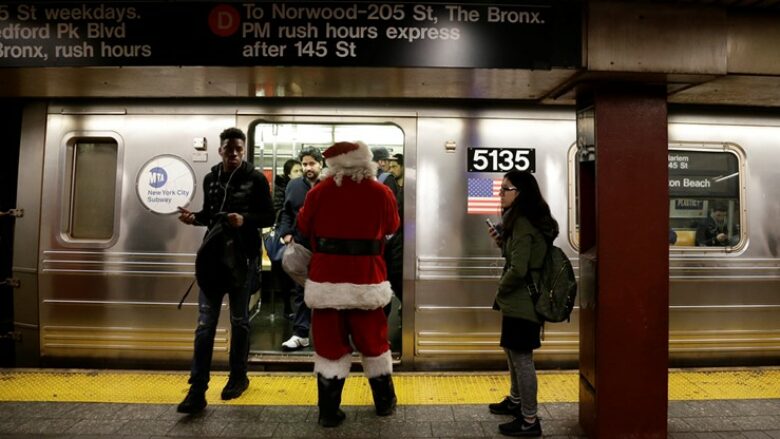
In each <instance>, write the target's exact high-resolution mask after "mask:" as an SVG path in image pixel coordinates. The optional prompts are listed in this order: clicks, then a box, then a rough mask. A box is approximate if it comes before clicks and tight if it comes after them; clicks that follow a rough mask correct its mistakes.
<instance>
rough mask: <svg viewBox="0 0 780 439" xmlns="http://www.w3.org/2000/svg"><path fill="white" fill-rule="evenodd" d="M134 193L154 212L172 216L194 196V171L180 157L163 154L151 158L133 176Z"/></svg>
mask: <svg viewBox="0 0 780 439" xmlns="http://www.w3.org/2000/svg"><path fill="white" fill-rule="evenodd" d="M135 182H136V194H137V195H138V200H139V201H140V202H141V204H143V206H144V207H146V208H147V209H149V210H150V211H152V212H154V213H160V214H175V213H177V211H178V207H179V206H181V207H186V206H187V205H188V204H189V203H190V201H192V197H193V196H194V195H195V172H193V170H192V168H191V167H190V165H189V164H188V163H187V162H186V161H185V160H184V159H183V158H181V157H179V156H176V155H172V154H162V155H158V156H156V157H152V158H151V159H149V161H147V162H146V163H145V164H144V165H143V166H142V167H141V169H139V170H138V174H137V176H136V180H135Z"/></svg>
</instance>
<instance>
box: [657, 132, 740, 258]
mask: <svg viewBox="0 0 780 439" xmlns="http://www.w3.org/2000/svg"><path fill="white" fill-rule="evenodd" d="M668 157H669V244H670V245H672V246H673V247H674V248H680V247H697V248H698V249H699V250H701V249H703V248H709V249H715V250H717V249H720V250H723V249H726V250H733V249H734V248H736V247H740V246H742V245H743V244H742V243H743V242H744V236H745V235H744V230H743V227H742V226H743V224H744V209H743V206H744V203H743V202H742V200H743V199H744V197H743V196H742V194H743V188H744V184H743V178H744V177H743V175H744V173H743V172H741V170H742V163H744V160H742V153H741V150H740V149H739V148H738V147H737V146H736V145H731V144H718V145H690V146H688V145H686V144H673V145H671V146H670V149H669V155H668Z"/></svg>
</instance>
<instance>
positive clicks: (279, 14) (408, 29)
mask: <svg viewBox="0 0 780 439" xmlns="http://www.w3.org/2000/svg"><path fill="white" fill-rule="evenodd" d="M407 9H408V10H410V12H407ZM436 11H437V9H435V8H434V7H433V6H430V5H422V4H418V5H405V4H367V5H360V6H359V5H357V4H353V5H350V6H333V7H327V6H316V5H315V6H289V5H286V4H284V3H278V4H272V5H270V6H260V5H256V4H243V5H241V7H240V8H238V9H237V8H236V7H234V6H232V5H219V6H217V7H215V8H214V9H213V10H212V12H211V14H210V16H209V24H210V26H211V29H212V31H213V33H214V34H215V35H218V36H222V37H228V36H233V35H235V34H236V33H237V32H239V31H240V36H241V37H242V38H244V39H257V41H255V42H254V44H246V45H244V46H243V50H242V56H244V57H262V58H268V57H271V58H275V57H285V56H288V55H290V56H297V57H318V58H325V57H327V56H329V55H331V54H333V55H335V56H336V57H338V58H345V57H352V58H354V57H357V56H358V53H357V49H358V43H357V42H356V41H353V40H363V41H366V40H369V41H370V40H377V39H380V38H381V39H386V40H394V41H407V42H410V43H412V42H415V41H423V40H425V41H456V40H459V39H460V38H461V29H460V28H459V27H456V26H437V24H438V23H439V17H440V15H441V13H442V11H443V17H444V18H445V20H446V21H447V22H449V23H467V22H474V21H479V20H482V19H485V20H486V21H487V22H488V23H493V22H496V23H505V22H514V23H522V24H533V23H536V24H543V23H544V20H543V18H541V16H540V14H541V12H539V11H516V10H503V9H501V8H499V7H495V6H491V7H488V8H487V10H486V12H483V11H479V10H473V9H466V8H464V7H463V6H459V5H440V8H439V9H438V11H439V14H437V13H436ZM483 15H484V16H483ZM408 18H411V20H412V22H413V23H414V25H412V26H409V25H399V26H394V25H389V26H386V27H378V26H374V25H371V24H370V23H371V22H372V21H382V22H393V21H395V22H401V21H405V20H407V19H408ZM242 20H243V22H242ZM334 20H335V21H337V22H345V21H346V22H349V21H355V22H358V21H359V22H360V24H359V25H350V24H334V23H331V22H330V21H334ZM290 21H295V22H296V23H295V24H292V23H290V24H280V23H287V22H290ZM302 21H304V22H302ZM318 21H324V23H316V22H318ZM315 23H316V24H315ZM419 23H429V24H430V25H432V26H423V25H419ZM269 39H273V40H275V41H276V42H269V41H267V40H269ZM295 39H298V40H300V41H295V42H292V41H289V42H287V43H282V42H279V41H278V40H295ZM334 40H337V41H334ZM290 51H292V52H293V53H290Z"/></svg>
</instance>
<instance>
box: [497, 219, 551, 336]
mask: <svg viewBox="0 0 780 439" xmlns="http://www.w3.org/2000/svg"><path fill="white" fill-rule="evenodd" d="M546 252H547V242H546V239H545V236H544V235H543V234H542V233H541V232H540V231H539V230H538V229H536V228H535V227H534V226H533V225H531V223H530V221H528V219H527V218H525V217H522V216H521V217H518V218H517V220H516V221H515V224H514V226H513V227H512V232H511V233H509V234H505V238H504V243H503V246H502V253H503V255H504V258H505V260H506V262H505V263H504V272H503V274H502V275H501V281H500V282H499V284H498V292H497V293H496V299H495V305H494V308H495V309H498V310H500V311H501V312H502V313H503V314H504V315H505V316H507V317H516V318H521V319H525V320H530V321H532V322H535V323H541V321H540V320H539V318H538V317H537V316H536V311H534V303H533V300H532V299H531V295H530V293H529V291H528V286H527V284H526V281H525V277H526V274H527V273H528V271H529V270H531V276H532V277H533V279H534V282H538V281H539V272H538V271H534V270H537V269H539V268H541V267H542V263H543V262H544V256H545V254H546Z"/></svg>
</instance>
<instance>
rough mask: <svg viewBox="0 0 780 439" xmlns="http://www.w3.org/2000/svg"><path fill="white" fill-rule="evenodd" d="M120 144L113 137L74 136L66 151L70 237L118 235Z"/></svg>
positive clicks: (99, 237) (67, 229)
mask: <svg viewBox="0 0 780 439" xmlns="http://www.w3.org/2000/svg"><path fill="white" fill-rule="evenodd" d="M117 152H118V145H117V142H116V141H115V140H113V139H85V138H73V139H71V141H70V142H68V145H67V151H66V167H65V169H66V173H67V175H66V178H65V184H66V190H67V192H66V194H67V201H68V204H67V205H66V210H67V218H66V231H67V235H68V237H69V238H72V239H85V240H108V239H111V238H112V237H113V235H114V207H115V200H116V179H117V175H116V173H117Z"/></svg>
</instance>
